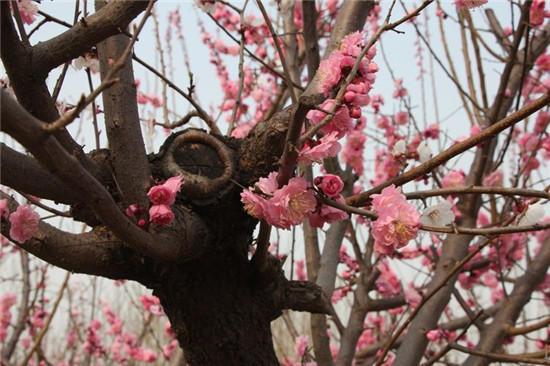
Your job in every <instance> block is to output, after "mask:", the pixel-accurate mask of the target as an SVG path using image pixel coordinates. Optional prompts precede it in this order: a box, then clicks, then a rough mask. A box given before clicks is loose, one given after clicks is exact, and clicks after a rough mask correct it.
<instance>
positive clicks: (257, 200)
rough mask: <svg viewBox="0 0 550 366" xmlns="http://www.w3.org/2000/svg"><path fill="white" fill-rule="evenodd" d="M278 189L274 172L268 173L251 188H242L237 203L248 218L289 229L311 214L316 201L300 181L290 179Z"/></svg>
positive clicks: (309, 190)
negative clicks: (239, 203)
mask: <svg viewBox="0 0 550 366" xmlns="http://www.w3.org/2000/svg"><path fill="white" fill-rule="evenodd" d="M278 187H279V185H278V183H277V172H272V173H270V174H269V175H268V176H267V178H260V180H259V181H258V183H256V185H255V187H250V188H249V189H245V190H244V191H243V192H242V193H241V201H242V202H243V204H244V209H245V210H246V212H248V214H249V215H251V216H254V217H255V218H257V219H260V220H265V221H266V222H267V223H269V224H270V225H273V226H276V227H279V228H283V229H289V228H290V227H291V226H292V225H298V224H300V223H302V222H303V221H304V219H305V217H306V216H307V215H308V214H310V213H311V212H313V210H314V209H315V207H316V206H317V200H316V199H315V196H314V195H313V191H312V190H311V189H310V188H309V187H308V183H307V181H306V180H305V179H304V178H301V177H294V178H291V179H290V180H289V182H288V184H287V185H285V186H283V187H281V188H278Z"/></svg>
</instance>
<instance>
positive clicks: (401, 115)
mask: <svg viewBox="0 0 550 366" xmlns="http://www.w3.org/2000/svg"><path fill="white" fill-rule="evenodd" d="M393 118H394V119H395V122H396V123H397V124H398V125H406V124H407V122H409V113H408V112H404V111H401V112H397V113H396V114H395V116H393Z"/></svg>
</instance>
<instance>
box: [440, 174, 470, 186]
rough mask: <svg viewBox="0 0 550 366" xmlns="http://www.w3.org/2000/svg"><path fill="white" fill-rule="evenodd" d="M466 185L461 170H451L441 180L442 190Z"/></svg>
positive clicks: (464, 175)
mask: <svg viewBox="0 0 550 366" xmlns="http://www.w3.org/2000/svg"><path fill="white" fill-rule="evenodd" d="M465 184H466V174H464V172H463V171H462V170H451V171H450V172H449V173H447V175H446V176H444V177H443V179H442V180H441V186H442V187H443V188H457V187H463V186H465Z"/></svg>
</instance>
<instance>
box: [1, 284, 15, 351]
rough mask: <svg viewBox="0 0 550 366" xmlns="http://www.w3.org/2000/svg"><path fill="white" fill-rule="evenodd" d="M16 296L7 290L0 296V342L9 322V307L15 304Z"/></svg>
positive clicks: (3, 338) (2, 340)
mask: <svg viewBox="0 0 550 366" xmlns="http://www.w3.org/2000/svg"><path fill="white" fill-rule="evenodd" d="M16 300H17V297H16V296H15V294H13V293H11V292H8V293H5V294H2V295H1V296H0V343H3V342H4V341H5V340H6V337H7V335H8V328H9V326H10V322H11V308H12V306H13V305H15V302H16Z"/></svg>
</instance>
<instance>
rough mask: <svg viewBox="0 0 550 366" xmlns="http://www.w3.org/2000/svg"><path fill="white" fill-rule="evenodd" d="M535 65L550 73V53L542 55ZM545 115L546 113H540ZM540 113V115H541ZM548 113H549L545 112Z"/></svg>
mask: <svg viewBox="0 0 550 366" xmlns="http://www.w3.org/2000/svg"><path fill="white" fill-rule="evenodd" d="M535 65H537V67H538V68H539V69H540V70H542V71H550V53H544V54H542V55H540V56H539V57H538V58H537V60H536V61H535ZM540 113H544V112H540ZM540 113H539V114H540ZM545 113H548V112H545Z"/></svg>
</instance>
